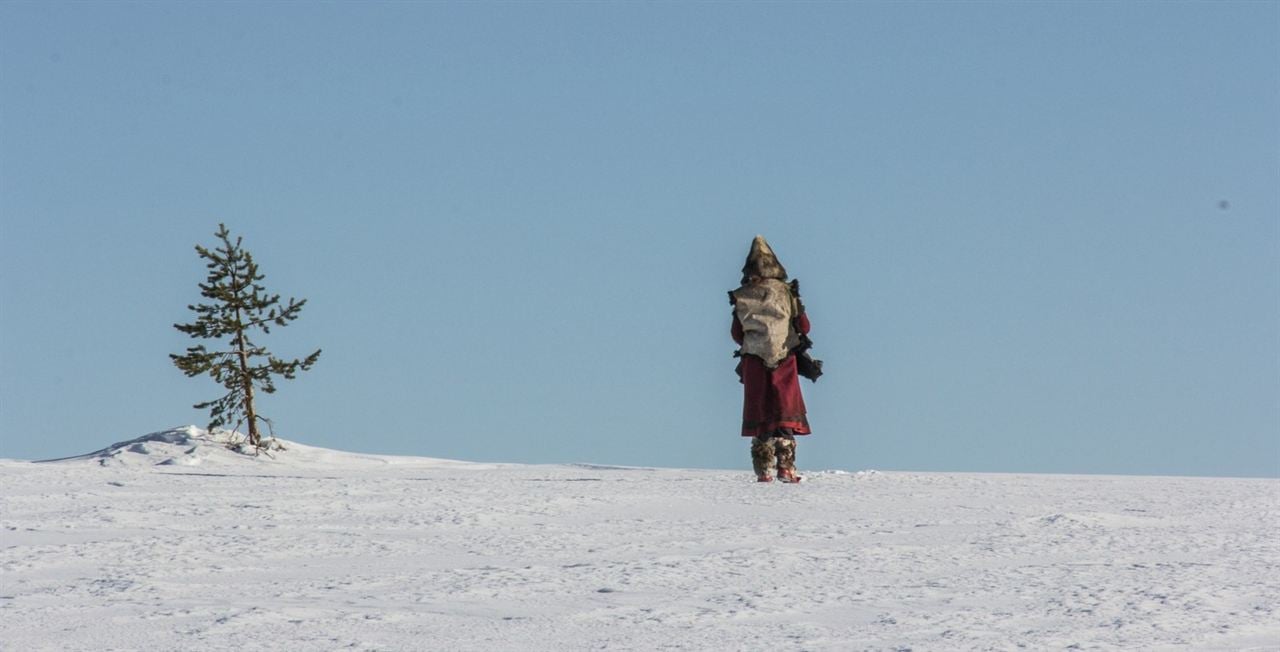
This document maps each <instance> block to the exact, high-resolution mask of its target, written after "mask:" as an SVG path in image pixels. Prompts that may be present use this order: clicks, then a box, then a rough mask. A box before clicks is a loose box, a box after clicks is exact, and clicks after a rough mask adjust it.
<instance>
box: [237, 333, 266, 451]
mask: <svg viewBox="0 0 1280 652" xmlns="http://www.w3.org/2000/svg"><path fill="white" fill-rule="evenodd" d="M244 348H245V345H244V333H243V332H240V333H237V334H236V349H237V350H236V352H237V353H238V354H239V356H240V375H241V377H242V378H243V379H244V415H245V418H246V419H248V420H249V443H250V444H253V447H254V448H261V447H262V436H261V435H259V434H258V415H257V413H256V412H255V411H254V409H253V376H251V375H250V374H249V352H248V351H245V350H244Z"/></svg>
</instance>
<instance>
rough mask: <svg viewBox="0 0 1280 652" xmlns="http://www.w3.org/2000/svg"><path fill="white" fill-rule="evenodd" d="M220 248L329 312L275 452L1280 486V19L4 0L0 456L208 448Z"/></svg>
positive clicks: (762, 6) (323, 314)
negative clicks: (744, 387)
mask: <svg viewBox="0 0 1280 652" xmlns="http://www.w3.org/2000/svg"><path fill="white" fill-rule="evenodd" d="M219 222H225V223H227V225H228V226H229V227H230V228H231V229H232V231H233V232H235V233H236V234H238V235H242V236H244V238H245V243H246V246H247V247H248V248H249V250H250V251H252V252H253V253H254V254H255V256H256V257H257V259H258V261H259V262H260V264H261V266H262V271H263V272H265V273H266V275H267V278H266V284H267V286H268V287H269V288H270V289H272V290H274V291H276V292H279V293H281V294H284V295H285V296H296V297H305V298H307V299H308V300H309V303H308V305H307V307H306V308H305V309H304V310H303V312H302V315H301V318H300V319H299V320H298V321H297V322H295V323H294V325H292V326H290V327H288V328H285V329H280V330H276V331H274V332H273V334H272V335H271V336H270V337H268V338H266V339H265V343H266V344H268V345H269V346H270V347H271V348H272V349H273V350H275V351H276V352H278V353H279V354H281V355H286V356H297V355H303V354H305V353H307V352H309V351H311V350H313V349H314V348H316V347H322V348H323V349H324V354H323V355H322V356H321V359H320V361H319V363H318V364H317V365H316V367H315V369H313V370H312V371H311V372H309V373H307V374H304V375H303V376H302V377H301V378H300V379H299V380H297V381H292V382H289V381H286V382H283V383H282V384H281V386H280V391H279V392H278V393H277V394H275V395H274V396H268V397H265V398H264V399H263V401H262V403H261V405H260V407H261V409H262V411H263V412H265V413H266V414H268V415H269V416H271V417H273V418H274V420H275V423H276V424H277V427H278V429H279V434H280V435H281V436H284V437H286V438H289V439H294V440H298V441H302V442H305V443H309V444H313V445H317V446H327V447H331V448H340V449H345V450H353V451H366V452H378V453H391V454H412V455H425V456H433V457H447V458H458V459H471V460H491V461H508V462H593V463H605V464H621V465H654V466H674V467H714V468H743V469H744V470H746V471H749V461H748V454H747V441H746V440H743V439H741V438H739V437H738V436H737V431H738V428H739V419H740V401H741V389H740V386H739V385H738V383H737V381H736V378H735V377H734V375H733V366H734V360H733V359H732V358H731V354H732V351H733V349H734V345H733V343H732V342H731V340H730V339H729V336H728V328H729V306H728V303H727V300H726V295H725V291H727V290H729V289H732V288H733V287H734V286H735V285H736V282H737V279H738V270H739V268H740V267H741V264H742V258H743V256H745V254H746V251H747V248H748V245H749V244H750V241H751V238H752V236H754V235H755V234H757V233H762V234H764V235H765V236H766V237H768V238H769V240H770V242H771V243H772V244H773V246H774V249H775V250H776V251H777V253H778V255H779V257H780V258H781V259H782V261H783V263H784V264H785V265H786V266H787V268H788V270H789V271H790V272H791V273H792V275H793V276H794V277H797V278H799V279H800V280H801V283H802V285H803V289H804V291H805V300H806V303H807V304H808V306H809V311H810V315H811V317H812V321H813V324H814V332H813V338H814V340H815V342H816V347H815V349H814V353H815V355H816V356H817V357H819V358H822V359H824V360H825V361H826V365H827V370H828V373H827V375H826V376H825V377H823V378H822V379H821V380H820V381H819V382H818V383H817V384H810V383H808V382H807V381H806V382H805V383H804V391H805V395H806V400H807V401H808V403H809V410H810V419H811V421H812V424H813V427H814V435H812V436H811V437H809V438H807V439H806V440H804V441H802V443H801V446H800V454H799V462H800V465H801V467H802V468H807V469H847V470H857V469H873V468H874V469H882V470H892V469H900V470H921V471H996V472H1055V473H1124V474H1185V475H1243V476H1280V4H1277V3H1269V2H1221V3H901V4H898V3H847V4H846V3H749V4H746V3H744V4H732V3H705V4H698V3H692V4H650V3H608V4H605V3H600V4H596V3H582V4H575V3H554V4H552V3H548V4H542V3H495V4H471V3H465V4H464V3H323V4H321V3H200V2H194V3H116V2H105V3H66V2H40V3H35V2H6V3H2V4H0V457H8V458H19V459H41V458H53V457H60V456H66V455H73V454H78V453H84V452H88V451H91V450H94V449H97V448H101V447H103V446H105V445H107V444H110V443H112V442H115V441H119V440H124V439H130V438H133V437H137V436H140V435H142V434H146V433H148V432H152V431H157V430H162V429H165V428H168V427H172V426H177V425H183V424H189V423H194V424H204V423H206V422H207V415H206V414H204V413H202V412H199V411H196V410H194V409H192V408H191V405H192V404H193V403H195V402H197V401H201V400H207V399H209V398H213V397H215V396H217V395H218V394H219V391H218V390H219V388H218V387H217V386H216V385H215V384H214V383H213V382H212V381H211V380H208V379H188V378H186V377H184V376H183V375H182V374H181V373H180V372H179V371H178V370H177V369H176V368H174V367H173V366H172V364H171V363H170V361H169V359H168V354H169V353H172V352H179V351H181V350H182V349H183V348H184V347H185V346H187V345H188V343H189V340H188V339H186V338H185V337H184V336H182V335H181V334H180V333H178V332H177V331H175V330H174V329H173V328H172V324H173V323H175V322H180V321H188V320H190V318H191V314H190V313H189V312H188V311H187V310H186V305H187V304H188V303H192V302H194V301H196V300H197V299H198V293H197V289H196V284H197V283H198V282H200V281H201V280H202V279H203V277H204V268H203V265H202V263H201V261H200V260H199V259H198V258H197V257H196V255H195V253H194V252H193V250H192V247H193V245H195V244H196V243H204V244H211V243H212V242H213V232H214V231H215V230H216V228H217V225H218V223H219Z"/></svg>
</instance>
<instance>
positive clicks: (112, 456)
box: [41, 426, 508, 473]
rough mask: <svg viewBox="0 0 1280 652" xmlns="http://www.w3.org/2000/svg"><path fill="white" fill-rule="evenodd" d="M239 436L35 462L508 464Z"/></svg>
mask: <svg viewBox="0 0 1280 652" xmlns="http://www.w3.org/2000/svg"><path fill="white" fill-rule="evenodd" d="M245 441H246V437H245V436H244V435H243V434H240V433H238V432H234V431H228V430H218V431H214V432H209V431H207V430H204V429H202V428H199V427H196V426H183V427H181V428H172V429H169V430H162V431H159V432H153V433H151V434H148V435H143V436H141V437H138V438H136V439H130V440H127V441H121V442H116V443H114V444H112V445H110V446H107V447H106V448H103V449H102V450H98V451H94V452H92V453H88V454H85V455H76V456H73V457H64V458H59V459H54V460H41V463H85V462H89V463H93V464H96V465H98V466H102V467H115V468H149V467H160V468H161V469H170V470H178V469H187V470H188V472H190V470H191V469H204V468H209V467H214V468H217V469H218V470H219V471H220V472H225V471H227V470H228V467H232V468H236V467H238V470H241V471H245V472H252V473H262V472H265V473H271V472H273V471H280V470H289V471H291V472H298V471H304V470H305V471H330V472H332V471H338V470H343V469H369V468H371V467H375V468H392V467H394V468H405V469H419V468H470V469H486V468H488V469H492V468H498V467H501V466H508V465H495V464H477V463H472V462H459V461H454V460H444V459H437V458H430V457H406V456H395V455H366V454H362V453H349V452H345V451H337V450H332V449H328V448H319V447H316V446H307V445H305V444H299V443H297V442H293V441H288V440H285V439H272V440H270V441H271V446H270V447H269V448H267V449H265V450H260V451H255V450H254V449H253V447H251V446H248V445H246V444H245Z"/></svg>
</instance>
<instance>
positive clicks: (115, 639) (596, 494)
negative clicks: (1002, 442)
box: [0, 428, 1280, 651]
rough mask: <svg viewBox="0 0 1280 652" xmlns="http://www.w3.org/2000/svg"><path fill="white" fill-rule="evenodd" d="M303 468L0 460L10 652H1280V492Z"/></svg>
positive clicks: (185, 442)
mask: <svg viewBox="0 0 1280 652" xmlns="http://www.w3.org/2000/svg"><path fill="white" fill-rule="evenodd" d="M286 446H287V447H288V450H287V451H284V452H280V453H277V454H276V457H275V459H269V458H266V457H260V458H256V459H255V458H251V457H247V456H244V455H240V454H237V453H233V452H231V451H228V450H226V449H225V448H224V447H222V446H220V445H218V444H217V443H215V442H213V441H211V440H210V438H209V437H208V436H207V435H205V434H204V433H203V432H201V431H199V430H197V429H195V428H187V429H181V430H174V431H169V432H165V433H158V434H156V435H151V436H148V437H144V438H142V439H139V440H134V441H131V442H125V443H123V444H119V445H116V446H113V447H110V448H108V449H105V450H103V451H99V452H98V453H94V454H91V455H87V456H84V457H80V458H72V459H67V460H59V461H56V462H49V463H31V462H21V461H12V460H6V461H0V525H2V526H3V529H2V530H0V536H2V537H3V542H2V544H0V580H2V581H0V647H3V648H4V649H6V650H42V649H47V650H110V649H119V650H178V649H187V650H189V649H210V650H237V651H242V650H327V649H338V648H342V649H356V650H585V649H601V648H604V649H636V650H658V649H682V650H864V649H865V650H903V649H917V650H952V649H955V650H964V649H1017V648H1028V649H1035V650H1049V649H1076V648H1081V649H1125V650H1132V649H1164V648H1176V647H1183V648H1185V649H1193V650H1215V649H1216V650H1227V649H1231V650H1236V649H1265V650H1275V649H1280V604H1278V603H1280V597H1278V596H1280V537H1277V534H1276V532H1277V525H1280V519H1278V503H1280V500H1278V498H1280V481H1276V480H1269V479H1258V480H1248V479H1215V478H1149V477H1087V476H1032V475H961V474H924V473H877V472H871V471H868V472H860V473H843V472H818V473H810V474H809V479H808V481H807V482H805V483H803V484H801V485H797V486H790V485H781V484H770V485H762V484H757V483H755V482H754V481H753V478H752V477H751V474H750V473H749V472H747V471H706V470H675V469H646V468H615V467H598V466H574V465H568V466H524V465H496V464H470V463H464V462H451V461H446V460H435V459H428V458H407V457H387V456H373V455H357V454H351V453H341V452H337V451H328V450H324V449H318V448H312V447H307V446H302V445H299V444H292V443H286ZM743 454H744V458H745V456H746V452H745V450H744V453H743ZM801 461H802V462H803V461H804V460H803V451H802V458H801Z"/></svg>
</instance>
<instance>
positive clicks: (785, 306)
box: [729, 235, 816, 482]
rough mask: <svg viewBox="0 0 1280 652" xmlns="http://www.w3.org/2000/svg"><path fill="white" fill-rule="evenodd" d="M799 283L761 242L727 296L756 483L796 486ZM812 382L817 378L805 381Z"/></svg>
mask: <svg viewBox="0 0 1280 652" xmlns="http://www.w3.org/2000/svg"><path fill="white" fill-rule="evenodd" d="M799 295H800V293H799V283H798V282H795V281H793V282H791V283H790V284H788V283H787V270H786V269H784V268H783V267H782V263H780V262H778V257H777V256H775V255H774V253H773V249H772V248H770V247H769V243H768V242H766V241H765V239H764V237H763V236H759V235H757V236H756V237H755V240H754V241H752V243H751V251H750V253H748V254H747V262H746V264H745V265H743V267H742V285H741V287H739V288H738V289H736V290H733V291H731V292H729V303H731V304H732V305H733V328H732V335H733V340H734V341H735V342H737V343H738V345H739V347H740V348H739V349H738V353H737V354H736V355H738V356H740V357H741V358H742V360H741V361H740V362H739V363H738V369H737V372H738V378H739V380H740V381H741V382H742V386H743V401H742V436H743V437H751V438H752V441H751V463H752V466H753V467H754V468H755V472H756V479H757V480H758V481H759V482H772V481H773V471H774V469H775V468H776V469H777V472H778V479H779V480H782V481H783V482H799V481H800V476H799V475H797V474H796V436H797V435H807V434H809V433H810V432H811V431H810V430H809V420H808V418H807V416H806V414H805V406H804V397H803V396H802V395H801V393H800V379H799V374H798V373H797V366H796V351H795V350H796V347H798V346H800V345H801V342H802V341H803V340H804V338H805V336H807V334H808V333H809V318H808V317H807V316H806V315H805V313H804V307H803V304H801V303H800V296H799ZM810 377H811V378H816V376H810Z"/></svg>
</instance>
